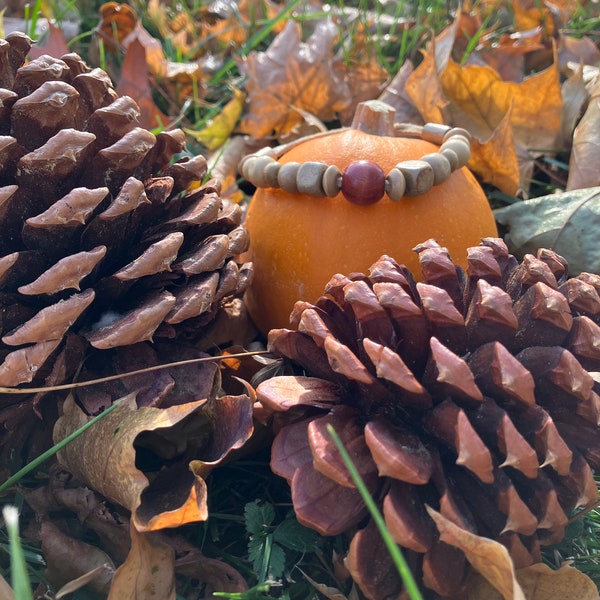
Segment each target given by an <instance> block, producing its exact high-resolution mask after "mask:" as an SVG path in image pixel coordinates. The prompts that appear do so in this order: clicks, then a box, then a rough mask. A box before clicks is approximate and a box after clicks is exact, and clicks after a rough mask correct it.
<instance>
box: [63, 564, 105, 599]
mask: <svg viewBox="0 0 600 600" xmlns="http://www.w3.org/2000/svg"><path fill="white" fill-rule="evenodd" d="M113 573H114V568H113V567H111V566H110V565H109V564H104V565H100V566H98V567H96V568H95V569H92V570H91V571H88V572H87V573H85V575H82V576H81V577H77V579H73V581H69V583H65V585H63V586H62V587H61V588H60V590H58V592H56V595H55V598H56V600H60V598H64V597H65V596H68V595H69V594H72V593H73V592H76V591H77V590H80V589H81V588H82V587H85V586H86V585H89V584H90V583H92V582H93V581H94V580H95V579H97V578H100V577H103V576H105V575H109V576H110V577H111V578H112V576H113Z"/></svg>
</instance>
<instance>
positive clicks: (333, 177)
mask: <svg viewBox="0 0 600 600" xmlns="http://www.w3.org/2000/svg"><path fill="white" fill-rule="evenodd" d="M321 185H322V186H323V192H324V193H325V195H326V196H327V197H328V198H334V197H335V196H337V195H338V194H339V193H340V190H341V189H342V172H341V171H340V170H339V169H338V168H337V167H336V166H335V165H329V166H328V167H327V168H326V169H325V173H323V180H322V181H321Z"/></svg>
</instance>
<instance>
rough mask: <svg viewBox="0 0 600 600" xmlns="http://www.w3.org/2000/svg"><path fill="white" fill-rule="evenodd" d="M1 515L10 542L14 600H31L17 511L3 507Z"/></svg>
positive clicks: (15, 508) (8, 506)
mask: <svg viewBox="0 0 600 600" xmlns="http://www.w3.org/2000/svg"><path fill="white" fill-rule="evenodd" d="M2 515H3V516H4V521H5V522H6V529H8V539H9V542H10V571H11V584H12V588H13V590H14V593H15V598H16V600H33V594H32V592H31V585H30V584H29V575H28V574H27V566H26V564H25V556H24V554H23V547H22V546H21V538H20V537H19V511H18V509H17V507H16V506H10V505H7V506H4V507H3V509H2Z"/></svg>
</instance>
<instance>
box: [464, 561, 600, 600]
mask: <svg viewBox="0 0 600 600" xmlns="http://www.w3.org/2000/svg"><path fill="white" fill-rule="evenodd" d="M516 577H517V581H518V582H519V584H520V586H521V588H522V590H523V593H524V594H525V598H526V599H527V600H598V589H597V588H596V585H595V584H594V582H593V581H592V580H591V579H590V578H589V577H588V576H587V575H585V574H584V573H582V572H581V571H578V570H577V569H575V568H574V567H571V566H569V565H566V564H565V565H563V566H562V567H561V568H560V569H558V570H557V571H553V570H552V569H551V568H550V567H548V566H547V565H545V564H542V563H538V564H535V565H531V566H530V567H526V568H524V569H519V570H518V571H517V572H516ZM465 587H466V591H465V593H464V594H463V595H461V596H460V599H459V600H502V595H501V594H500V593H499V592H498V591H497V590H496V589H494V587H493V586H492V585H490V583H489V582H488V581H486V580H485V579H484V578H483V577H482V576H481V575H480V574H479V573H477V572H476V571H472V572H471V574H470V575H469V578H468V579H467V583H466V586H465Z"/></svg>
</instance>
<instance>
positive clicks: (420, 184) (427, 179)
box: [396, 160, 433, 196]
mask: <svg viewBox="0 0 600 600" xmlns="http://www.w3.org/2000/svg"><path fill="white" fill-rule="evenodd" d="M396 168H397V169H399V170H400V171H401V172H402V175H404V179H405V180H406V195H407V196H418V195H419V194H425V193H426V192H428V191H429V190H430V189H431V188H432V187H433V168H432V167H431V165H430V164H429V163H427V162H425V161H424V160H405V161H402V162H401V163H398V164H397V165H396Z"/></svg>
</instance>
